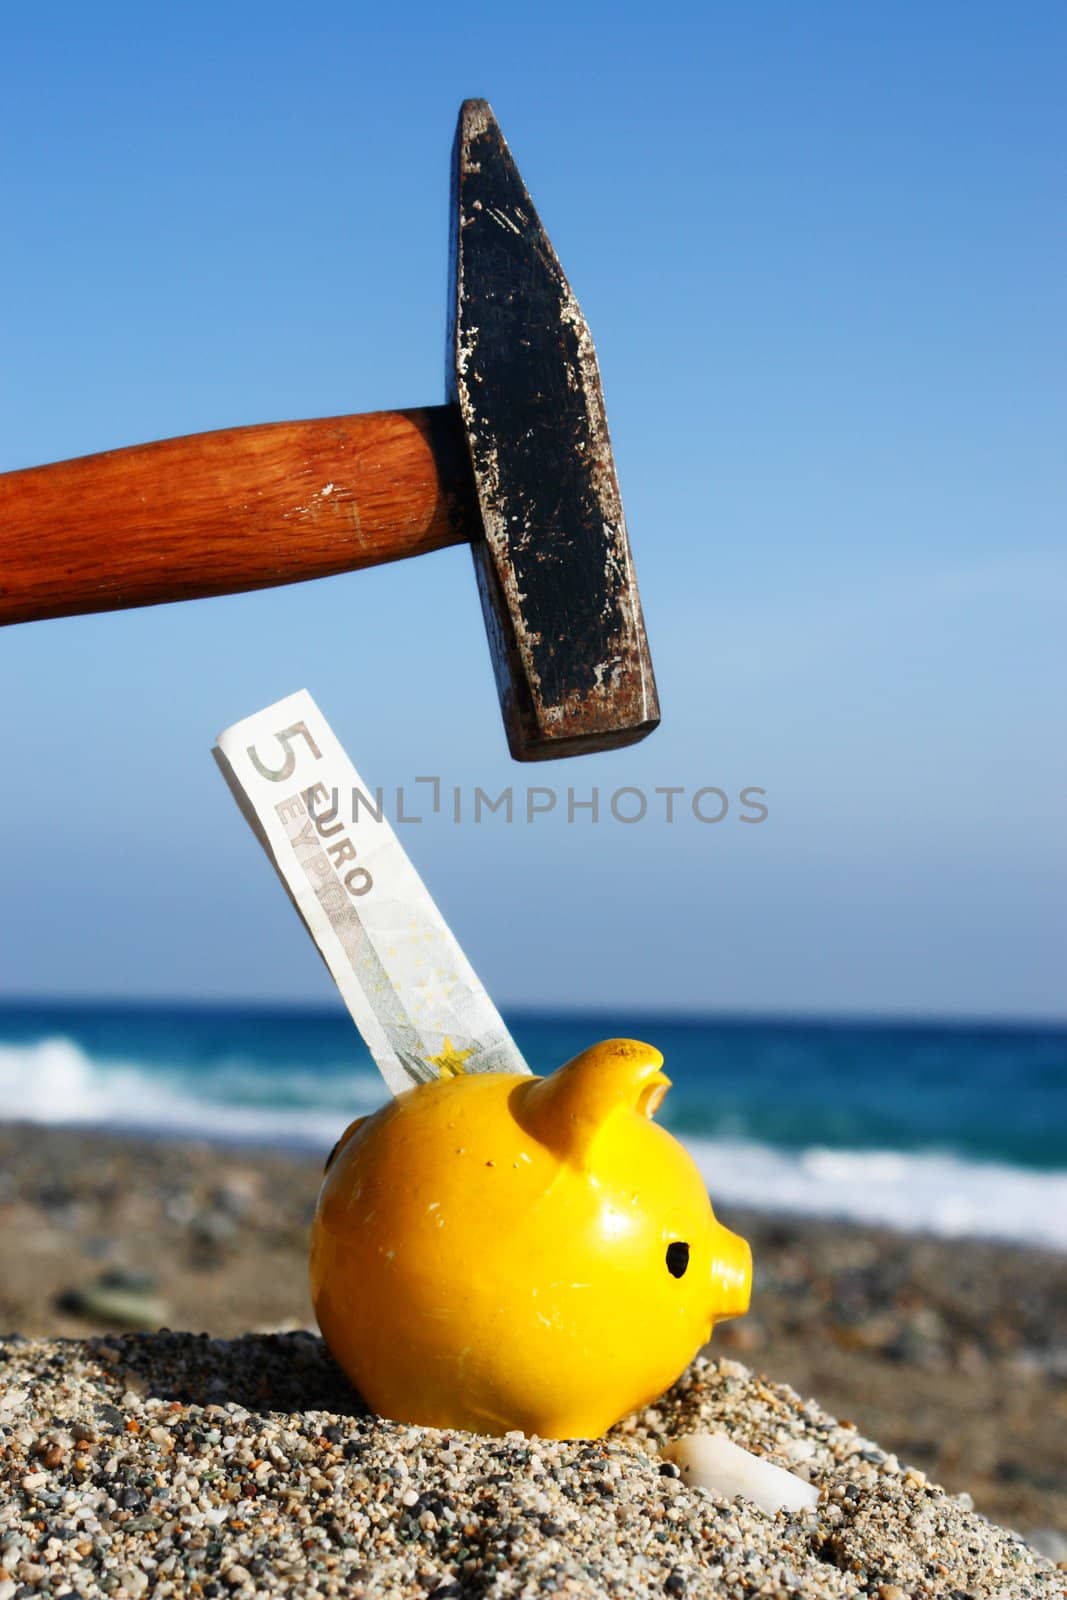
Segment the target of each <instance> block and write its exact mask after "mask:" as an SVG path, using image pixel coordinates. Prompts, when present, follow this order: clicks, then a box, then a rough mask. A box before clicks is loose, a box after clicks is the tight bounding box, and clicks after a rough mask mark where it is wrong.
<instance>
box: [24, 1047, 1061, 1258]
mask: <svg viewBox="0 0 1067 1600" xmlns="http://www.w3.org/2000/svg"><path fill="white" fill-rule="evenodd" d="M198 1081H199V1083H203V1081H204V1080H203V1078H202V1076H201V1077H199V1080H198V1077H197V1076H195V1075H191V1076H190V1077H189V1078H188V1080H187V1081H183V1080H182V1078H181V1075H180V1074H179V1073H177V1072H171V1073H169V1074H166V1073H162V1072H161V1071H160V1070H159V1069H158V1068H152V1069H151V1070H146V1069H145V1068H143V1067H140V1066H139V1065H138V1064H137V1063H136V1062H133V1061H102V1060H97V1059H95V1058H93V1057H91V1056H89V1055H88V1054H86V1052H85V1051H83V1050H82V1049H81V1048H80V1047H79V1046H78V1045H76V1044H74V1043H73V1042H72V1041H71V1040H69V1039H64V1038H51V1039H45V1040H42V1041H40V1042H38V1043H35V1044H27V1045H11V1044H7V1045H0V1117H2V1118H4V1119H5V1120H22V1121H30V1122H47V1123H60V1124H78V1125H86V1124H96V1125H101V1126H107V1127H112V1128H116V1127H117V1128H128V1129H131V1130H134V1129H136V1130H146V1131H152V1132H167V1133H172V1134H183V1135H188V1136H193V1137H197V1138H216V1139H239V1140H249V1141H257V1142H262V1143H266V1144H277V1145H289V1146H292V1145H301V1146H305V1147H307V1148H313V1149H315V1150H319V1151H324V1150H327V1149H329V1147H330V1145H332V1144H333V1142H334V1140H335V1139H336V1138H337V1136H338V1134H339V1133H340V1132H341V1130H342V1129H343V1127H344V1126H345V1123H346V1122H347V1121H348V1120H349V1119H350V1118H351V1117H353V1116H358V1115H359V1114H361V1113H362V1112H365V1111H369V1110H372V1109H373V1108H374V1107H375V1106H377V1105H380V1104H381V1103H382V1102H383V1100H384V1099H385V1090H384V1087H383V1085H382V1083H381V1081H380V1079H379V1078H378V1077H377V1075H376V1074H375V1073H373V1072H370V1071H366V1070H364V1071H356V1072H354V1073H353V1074H352V1076H351V1078H349V1079H347V1080H346V1082H345V1083H344V1084H342V1082H341V1081H339V1079H338V1078H337V1076H336V1075H335V1074H329V1075H324V1076H320V1077H315V1076H314V1075H313V1074H312V1073H309V1072H304V1073H302V1074H293V1073H289V1074H286V1078H285V1086H286V1089H287V1091H288V1092H289V1093H290V1095H293V1092H294V1090H295V1089H299V1090H301V1091H302V1092H303V1093H302V1097H296V1096H294V1098H297V1102H298V1103H296V1104H292V1103H288V1104H285V1105H269V1104H262V1103H260V1104H256V1103H255V1095H254V1091H255V1088H256V1085H257V1083H258V1084H259V1085H261V1086H262V1087H263V1088H266V1086H267V1084H268V1081H269V1076H268V1074H267V1073H265V1072H263V1071H262V1069H259V1070H257V1069H256V1067H255V1064H254V1063H231V1064H229V1065H223V1066H221V1067H220V1068H219V1069H218V1070H217V1071H215V1072H213V1073H212V1076H211V1080H210V1083H209V1084H207V1085H205V1087H208V1088H210V1090H211V1094H210V1097H209V1096H208V1095H207V1094H198V1093H197V1092H196V1089H197V1086H198ZM228 1096H233V1098H228ZM238 1097H239V1098H238ZM686 1143H687V1144H688V1146H689V1149H690V1150H691V1151H692V1153H693V1156H694V1158H695V1160H696V1162H697V1165H698V1166H699V1167H700V1170H701V1172H702V1174H703V1176H704V1178H705V1180H706V1182H707V1185H708V1188H709V1190H710V1192H711V1195H712V1198H713V1200H715V1201H718V1202H721V1203H722V1204H724V1205H725V1204H727V1203H733V1204H735V1205H745V1206H752V1207H755V1208H758V1209H760V1210H767V1211H784V1212H794V1213H803V1214H807V1215H812V1216H838V1217H844V1218H848V1219H851V1220H853V1221H856V1222H867V1223H871V1224H879V1225H882V1226H886V1227H891V1228H898V1229H902V1230H905V1231H909V1232H918V1231H923V1232H930V1233H936V1234H940V1235H942V1236H945V1237H959V1236H962V1235H984V1236H987V1237H990V1238H1000V1239H1015V1240H1025V1241H1027V1242H1030V1243H1033V1244H1042V1245H1046V1246H1049V1247H1051V1248H1052V1249H1055V1250H1065V1251H1067V1172H1060V1171H1056V1172H1043V1171H1037V1170H1033V1169H1030V1168H1024V1167H1014V1166H1009V1165H1007V1164H1002V1163H996V1162H984V1161H972V1160H968V1159H966V1158H964V1157H961V1156H956V1155H952V1154H949V1153H936V1152H935V1153H930V1152H919V1151H909V1152H905V1151H892V1150H830V1149H822V1148H810V1149H806V1150H799V1151H791V1150H784V1149H779V1148H776V1147H774V1146H771V1145H766V1144H760V1143H757V1142H755V1141H752V1140H744V1139H723V1138H718V1139H702V1138H694V1137H689V1138H687V1139H686Z"/></svg>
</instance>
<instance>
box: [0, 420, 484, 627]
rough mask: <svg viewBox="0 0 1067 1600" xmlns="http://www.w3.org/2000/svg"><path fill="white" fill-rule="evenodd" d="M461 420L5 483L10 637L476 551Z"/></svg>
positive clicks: (158, 451) (4, 618)
mask: <svg viewBox="0 0 1067 1600" xmlns="http://www.w3.org/2000/svg"><path fill="white" fill-rule="evenodd" d="M475 516H476V513H475V512H474V492H473V488H472V486H471V481H470V467H469V464H468V460H467V452H466V445H465V441H464V438H463V434H462V429H461V425H460V420H459V416H458V413H457V412H455V411H454V409H453V407H451V406H431V407H428V408H426V409H424V410H421V411H378V412H370V413H368V414H366V415H363V416H351V417H327V418H324V419H323V420H321V421H315V422H273V423H268V424H266V425H265V426H263V427H253V428H226V429H223V430H221V431H219V432H217V433H199V434H191V435H189V436H188V437H186V438H182V439H165V440H163V441H162V442H160V443H158V444H145V445H135V446H133V447H132V448H131V449H126V450H108V451H106V452H104V453H103V454H101V455H95V456H81V457H79V458H78V459H77V460H74V461H60V462H57V463H56V464H55V465H52V466H45V467H31V468H28V469H27V470H26V471H22V472H8V473H4V474H0V623H7V622H29V621H32V620H34V619H35V618H39V617H61V616H70V615H72V614H74V613H77V612H84V611H111V610H117V609H121V608H123V607H126V606H145V605H156V604H159V603H160V602H161V601H166V600H191V599H194V598H196V597H198V596H202V595H213V594H232V593H234V592H236V591H238V590H243V589H260V588H266V587H269V586H270V585H272V584H279V583H294V582H296V581H297V580H299V579H301V578H321V577H325V576H326V575H327V574H329V573H334V572H348V571H351V570H353V569H354V568H357V567H371V566H376V565H377V564H378V563H379V562H383V561H397V560H400V559H402V558H403V557H405V556H417V555H422V554H424V553H425V552H426V551H428V550H439V549H441V548H442V547H443V546H445V545H450V544H460V543H462V542H463V541H464V540H465V539H469V538H470V537H471V534H472V529H473V527H475V526H476V522H475Z"/></svg>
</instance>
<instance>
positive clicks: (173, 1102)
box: [0, 1001, 1067, 1251]
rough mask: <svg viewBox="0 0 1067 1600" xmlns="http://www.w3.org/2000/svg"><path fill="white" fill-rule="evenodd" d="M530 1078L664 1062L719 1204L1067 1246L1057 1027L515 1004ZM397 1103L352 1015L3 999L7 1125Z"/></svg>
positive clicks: (314, 1144) (222, 1116) (670, 1105)
mask: <svg viewBox="0 0 1067 1600" xmlns="http://www.w3.org/2000/svg"><path fill="white" fill-rule="evenodd" d="M506 1020H507V1022H508V1024H509V1026H510V1027H511V1029H512V1032H513V1034H514V1036H515V1039H516V1041H517V1042H518V1044H519V1046H520V1048H521V1050H522V1051H523V1053H524V1055H525V1057H526V1059H527V1061H528V1062H529V1064H530V1066H531V1067H532V1069H533V1070H534V1071H535V1072H538V1073H547V1072H551V1071H552V1070H553V1069H554V1068H555V1067H557V1066H559V1065H560V1064H561V1063H562V1062H564V1061H566V1060H568V1059H569V1058H570V1057H571V1056H573V1055H575V1054H576V1053H577V1052H578V1051H579V1050H582V1049H584V1048H585V1047H586V1046H587V1045H589V1044H592V1043H594V1042H595V1041H596V1040H597V1039H601V1038H605V1037H611V1036H617V1035H625V1036H628V1037H631V1038H638V1039H646V1040H648V1041H649V1042H651V1043H653V1044H655V1045H656V1046H657V1047H658V1048H659V1049H660V1050H662V1052H663V1054H664V1056H665V1058H666V1071H667V1072H668V1074H669V1076H670V1078H671V1079H672V1082H673V1088H672V1090H671V1092H670V1093H669V1094H668V1096H667V1098H666V1100H665V1101H664V1103H663V1107H662V1109H661V1112H660V1118H661V1120H662V1121H663V1122H664V1123H665V1124H666V1126H667V1127H669V1128H670V1129H671V1130H672V1131H673V1132H674V1133H676V1134H677V1135H678V1137H679V1138H681V1139H682V1140H683V1141H684V1142H685V1144H686V1145H687V1146H688V1147H689V1149H690V1151H691V1152H692V1154H693V1156H694V1158H695V1160H696V1161H697V1164H698V1165H699V1167H700V1169H701V1172H702V1173H703V1175H704V1177H705V1179H706V1181H707V1184H708V1187H709V1190H710V1192H711V1195H712V1198H713V1200H716V1201H718V1202H720V1204H732V1205H736V1206H752V1207H757V1208H760V1209H764V1210H773V1211H778V1212H791V1213H802V1214H807V1215H815V1216H827V1217H842V1218H849V1219H852V1220H854V1221H858V1222H864V1223H872V1224H882V1225H887V1226H889V1227H892V1228H896V1229H903V1230H908V1231H918V1232H930V1233H934V1234H939V1235H942V1236H963V1235H968V1236H986V1237H990V1238H1000V1239H1009V1240H1016V1241H1026V1242H1029V1243H1032V1244H1038V1245H1043V1246H1046V1247H1051V1248H1053V1249H1055V1250H1060V1251H1063V1250H1067V1027H1048V1026H1033V1027H1028V1026H1018V1025H1011V1026H1008V1025H1000V1026H993V1025H989V1024H977V1023H976V1024H973V1025H967V1024H959V1023H953V1024H948V1023H919V1022H916V1023H900V1022H873V1021H872V1022H860V1021H854V1020H847V1021H845V1020H840V1021H834V1020H813V1019H798V1020H768V1019H759V1018H745V1017H723V1016H713V1017H699V1016H693V1017H681V1016H677V1015H670V1016H656V1015H651V1014H641V1013H634V1014H631V1015H625V1014H621V1013H619V1012H613V1013H612V1014H611V1015H610V1016H607V1015H597V1014H595V1013H563V1012H560V1013H555V1012H531V1011H514V1012H512V1013H509V1014H508V1015H507V1017H506ZM385 1097H386V1094H385V1089H384V1086H383V1083H382V1080H381V1079H380V1077H379V1075H378V1073H377V1071H376V1069H375V1067H374V1064H373V1062H372V1061H371V1059H370V1056H369V1055H368V1053H367V1051H366V1049H365V1047H364V1045H363V1043H362V1041H361V1039H360V1037H359V1035H358V1034H357V1033H356V1032H355V1029H354V1028H353V1026H352V1024H351V1022H350V1021H349V1019H348V1017H347V1015H346V1014H345V1013H344V1012H343V1011H340V1010H327V1009H310V1008H309V1009H299V1008H294V1007H277V1008H271V1007H265V1006H223V1005H210V1006H208V1005H185V1004H183V1005H176V1004H162V1003H160V1004H144V1005H128V1004H121V1005H119V1004H91V1005H87V1004H76V1003H73V1002H68V1001H62V1002H60V1001H49V1002H47V1003H44V1002H32V1003H31V1002H16V1001H0V1116H2V1117H3V1118H4V1119H5V1120H29V1121H32V1122H39V1123H55V1124H68V1125H77V1126H80V1127H85V1126H97V1127H100V1128H107V1129H111V1130H115V1129H119V1130H121V1129H127V1130H130V1131H134V1130H136V1131H138V1132H150V1133H154V1134H160V1133H163V1134H170V1135H175V1136H177V1135H182V1136H193V1137H196V1138H199V1139H209V1140H221V1141H241V1142H251V1143H254V1144H259V1145H270V1146H272V1147H286V1148H292V1149H303V1150H309V1151H315V1152H317V1153H323V1152H325V1151H326V1150H328V1149H329V1148H330V1146H331V1145H332V1144H333V1142H334V1140H335V1139H336V1138H337V1136H338V1134H339V1133H340V1131H341V1130H342V1129H343V1128H344V1127H345V1125H346V1123H347V1122H348V1121H349V1120H350V1119H351V1118H352V1117H354V1116H357V1115H360V1114H361V1113H364V1112H367V1111H370V1110H372V1109H374V1107H376V1106H378V1105H380V1104H381V1103H382V1102H383V1101H384V1099H385Z"/></svg>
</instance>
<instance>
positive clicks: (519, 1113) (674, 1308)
mask: <svg viewBox="0 0 1067 1600" xmlns="http://www.w3.org/2000/svg"><path fill="white" fill-rule="evenodd" d="M662 1064H663V1057H662V1056H661V1055H660V1053H659V1051H658V1050H655V1049H654V1048H653V1047H652V1046H651V1045H647V1044H638V1043H637V1042H636V1041H634V1040H632V1039H609V1040H607V1041H606V1042H605V1043H603V1044H598V1045H594V1046H593V1047H592V1048H591V1049H589V1050H586V1051H584V1052H583V1053H582V1054H581V1055H579V1056H576V1057H575V1058H574V1060H573V1061H570V1062H568V1063H567V1065H566V1066H564V1067H561V1068H560V1069H559V1070H558V1071H557V1072H555V1073H553V1074H552V1076H551V1077H548V1078H532V1077H525V1076H512V1075H505V1074H502V1073H501V1074H497V1073H483V1074H479V1075H474V1074H472V1075H471V1076H470V1077H463V1076H456V1077H448V1078H440V1079H437V1080H436V1081H434V1082H432V1083H426V1084H421V1085H420V1086H418V1087H417V1088H414V1089H410V1090H408V1091H407V1092H406V1093H404V1094H401V1095H398V1096H397V1098H396V1099H395V1100H393V1101H392V1102H391V1103H390V1104H388V1105H386V1106H384V1107H383V1108H382V1109H381V1110H380V1111H377V1112H376V1113H375V1114H374V1115H373V1116H371V1117H366V1118H363V1119H361V1120H360V1121H359V1122H354V1123H353V1124H352V1126H351V1127H350V1128H349V1129H348V1130H347V1132H346V1133H345V1134H344V1136H343V1137H342V1139H341V1140H340V1142H339V1143H338V1145H337V1148H336V1150H335V1151H334V1153H333V1155H332V1157H331V1159H330V1161H329V1162H328V1163H327V1168H326V1176H325V1178H324V1180H323V1184H322V1190H321V1193H320V1195H319V1203H318V1209H317V1211H316V1215H315V1221H314V1224H313V1227H312V1238H311V1291H312V1298H313V1300H314V1304H315V1312H316V1315H317V1317H318V1320H319V1326H320V1328H321V1329H322V1332H323V1335H324V1337H325V1339H326V1342H327V1344H328V1345H329V1347H330V1349H331V1350H332V1352H333V1354H334V1356H335V1357H336V1359H337V1360H338V1361H339V1363H340V1364H341V1366H342V1367H343V1368H344V1370H345V1372H346V1373H347V1374H348V1376H349V1377H350V1378H351V1380H352V1382H353V1383H354V1384H355V1386H356V1388H357V1389H358V1390H359V1392H360V1394H361V1395H362V1396H363V1398H364V1399H365V1400H366V1401H367V1403H368V1405H370V1406H371V1407H372V1408H373V1409H374V1410H375V1411H377V1412H379V1413H380V1414H381V1415H383V1416H386V1417H392V1418H394V1419H395V1420H397V1421H400V1422H417V1423H423V1424H427V1425H430V1426H433V1427H439V1428H467V1429H471V1430H474V1431H476V1432H481V1433H497V1434H499V1433H505V1432H506V1431H507V1430H508V1429H509V1428H521V1429H522V1430H523V1432H524V1433H537V1434H541V1435H542V1436H543V1437H547V1438H554V1439H562V1438H576V1437H596V1436H598V1435H599V1434H601V1433H603V1432H604V1431H605V1429H607V1428H609V1427H610V1426H611V1425H612V1423H614V1422H616V1421H618V1419H619V1418H620V1417H622V1416H625V1415H626V1413H627V1412H629V1411H632V1410H634V1409H635V1408H636V1407H639V1406H642V1405H645V1404H647V1403H648V1402H649V1401H651V1400H653V1399H655V1397H656V1396H657V1395H659V1394H661V1393H662V1391H663V1390H664V1389H666V1388H668V1387H669V1386H670V1384H671V1383H673V1382H674V1379H675V1378H676V1377H678V1375H679V1373H680V1372H682V1371H683V1369H684V1368H685V1366H686V1365H687V1363H688V1362H689V1361H690V1360H691V1358H692V1357H693V1355H694V1354H695V1353H696V1351H697V1350H698V1349H699V1348H700V1346H701V1345H702V1344H703V1343H704V1342H705V1341H706V1340H707V1338H708V1337H709V1335H710V1333H711V1330H712V1328H713V1326H714V1325H715V1323H716V1322H717V1321H719V1320H720V1319H722V1318H725V1317H733V1316H738V1315H740V1314H741V1313H742V1312H744V1311H745V1310H747V1308H748V1300H749V1288H750V1282H751V1271H752V1267H751V1256H750V1253H749V1248H748V1245H747V1244H746V1243H745V1241H744V1240H743V1239H741V1238H739V1237H738V1236H737V1235H736V1234H734V1233H731V1232H730V1231H729V1229H727V1228H724V1227H723V1226H722V1225H721V1223H719V1222H717V1221H716V1219H715V1214H714V1212H713V1211H712V1208H711V1204H710V1202H709V1200H708V1196H707V1191H706V1189H705V1187H704V1182H703V1179H702V1178H701V1176H700V1173H699V1171H698V1170H697V1168H696V1166H695V1164H694V1162H693V1161H692V1159H691V1158H690V1156H689V1155H688V1153H687V1152H686V1151H685V1150H684V1149H683V1147H682V1146H681V1145H680V1144H679V1143H678V1142H677V1140H675V1139H674V1138H672V1136H671V1135H670V1134H669V1133H667V1132H666V1131H665V1130H664V1129H663V1128H660V1127H658V1126H657V1125H656V1123H655V1122H653V1121H652V1116H653V1113H654V1112H655V1110H656V1108H657V1106H658V1105H659V1103H660V1101H661V1100H662V1098H663V1096H664V1094H665V1093H666V1091H667V1089H668V1088H669V1087H670V1080H669V1079H668V1078H667V1077H666V1076H665V1075H664V1074H663V1073H662V1072H661V1071H660V1070H659V1069H660V1067H661V1066H662Z"/></svg>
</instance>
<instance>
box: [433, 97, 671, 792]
mask: <svg viewBox="0 0 1067 1600" xmlns="http://www.w3.org/2000/svg"><path fill="white" fill-rule="evenodd" d="M448 344H449V350H448V372H447V387H448V395H449V398H450V399H451V400H454V401H455V402H456V403H457V404H458V406H459V411H460V415H461V417H462V424H463V431H464V434H465V436H466V441H467V447H468V450H469V453H470V461H471V466H472V468H473V472H474V489H475V494H476V497H477V502H478V507H479V510H480V512H481V523H482V533H481V537H475V539H474V540H473V541H472V542H473V549H474V561H475V568H476V570H477V574H478V587H479V589H480V591H481V597H482V609H483V611H484V613H485V621H486V627H487V629H488V632H489V640H490V647H491V649H492V653H493V663H494V667H495V670H496V679H497V688H498V691H499V694H500V704H501V709H502V710H503V713H504V722H505V726H506V728H507V734H508V743H509V745H510V748H511V753H512V755H513V756H515V757H516V758H517V759H518V760H520V761H538V760H546V759H551V758H552V757H555V756H569V755H580V754H584V753H587V752H590V751H595V750H610V749H613V748H615V747H616V746H619V745H625V744H632V743H634V742H635V741H636V740H638V739H642V738H644V736H645V735H646V734H647V733H651V731H652V729H653V728H655V727H656V725H657V723H658V722H659V702H658V700H657V697H656V683H655V679H654V677H653V675H652V663H651V661H650V659H649V653H648V642H647V640H646V638H645V628H644V622H643V619H642V616H641V602H640V599H639V597H638V592H637V581H636V579H635V577H634V570H633V562H632V560H631V557H630V544H629V540H628V538H627V535H626V523H625V521H624V520H623V513H622V501H621V499H620V497H619V485H618V481H617V479H616V476H615V463H614V460H613V458H612V453H611V441H610V439H609V437H608V425H607V418H606V416H605V414H604V398H603V394H602V392H601V385H600V371H599V368H598V366H597V359H596V351H595V350H594V348H593V341H592V339H591V337H590V334H589V329H588V327H587V325H586V322H585V318H584V317H583V316H582V313H581V309H580V307H579V305H578V302H577V300H576V299H575V298H574V294H573V292H572V291H571V287H570V285H569V283H568V282H567V279H566V278H565V277H564V275H563V269H562V268H561V266H560V264H559V261H558V260H557V258H556V253H555V251H554V250H553V248H552V246H551V244H550V243H549V241H548V238H547V236H546V234H545V231H544V228H543V227H542V226H541V222H540V219H539V217H538V215H537V212H536V211H535V210H534V207H533V204H532V202H531V200H530V196H529V195H528V194H527V192H526V188H525V185H524V184H523V181H522V179H521V178H520V176H519V173H518V170H517V168H516V166H515V163H514V161H513V160H512V156H511V152H510V150H509V149H508V147H507V144H506V143H505V142H504V137H503V135H502V133H501V132H500V128H499V127H498V125H497V122H496V119H495V117H494V116H493V113H492V111H491V109H490V107H489V105H488V104H487V103H486V101H484V100H467V101H466V102H465V103H464V105H463V107H462V109H461V111H460V115H459V125H458V127H457V129H456V141H455V147H454V151H453V168H452V250H451V287H450V295H449V340H448Z"/></svg>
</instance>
